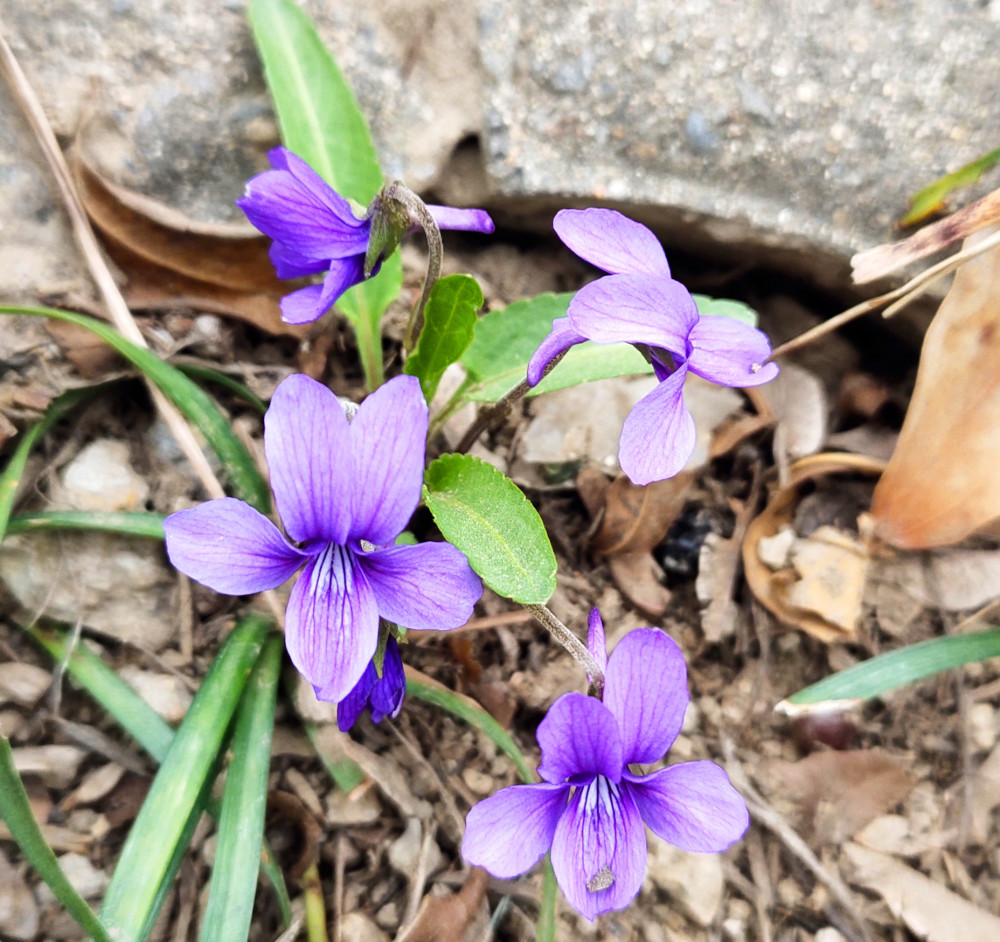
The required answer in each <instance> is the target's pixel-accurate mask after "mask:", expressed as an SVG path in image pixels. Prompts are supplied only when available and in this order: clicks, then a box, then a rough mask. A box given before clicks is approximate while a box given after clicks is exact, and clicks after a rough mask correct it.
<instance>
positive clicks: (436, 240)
mask: <svg viewBox="0 0 1000 942" xmlns="http://www.w3.org/2000/svg"><path fill="white" fill-rule="evenodd" d="M385 196H386V199H392V200H396V201H397V202H398V203H401V204H402V205H403V206H405V207H406V208H407V210H408V211H409V213H410V218H411V219H412V220H413V222H414V223H416V224H417V225H418V226H420V228H421V229H423V230H424V235H425V236H426V237H427V277H426V278H425V279H424V289H423V291H421V292H420V300H419V301H417V304H416V307H414V309H413V311H412V312H411V313H410V320H409V323H407V325H406V333H405V334H403V350H404V351H405V352H406V353H409V352H410V351H411V350H412V349H413V347H414V344H416V342H417V338H418V337H419V336H420V331H421V329H422V328H423V326H424V308H425V307H426V306H427V299H428V298H429V297H430V294H431V289H432V288H433V287H434V283H435V282H436V281H437V280H438V278H440V277H441V262H442V260H443V258H444V243H443V242H442V241H441V230H440V229H439V228H438V224H437V223H436V222H435V221H434V217H433V216H432V215H431V213H430V210H429V209H428V208H427V207H426V205H424V201H423V200H422V199H421V198H420V197H419V196H417V194H416V193H414V192H413V191H412V190H410V189H408V188H407V187H405V186H403V184H402V183H400V182H399V181H398V180H397V181H395V182H394V183H391V184H389V186H388V187H387V188H386V191H385Z"/></svg>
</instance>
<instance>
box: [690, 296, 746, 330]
mask: <svg viewBox="0 0 1000 942" xmlns="http://www.w3.org/2000/svg"><path fill="white" fill-rule="evenodd" d="M691 297H692V298H694V303H695V304H697V305H698V313H699V314H701V315H702V316H703V317H731V318H732V319H733V320H734V321H743V323H744V324H749V325H750V326H751V327H756V326H757V312H756V311H755V310H754V309H753V308H752V307H750V305H749V304H744V303H743V302H742V301H734V300H733V299H732V298H710V297H708V295H705V294H692V295H691Z"/></svg>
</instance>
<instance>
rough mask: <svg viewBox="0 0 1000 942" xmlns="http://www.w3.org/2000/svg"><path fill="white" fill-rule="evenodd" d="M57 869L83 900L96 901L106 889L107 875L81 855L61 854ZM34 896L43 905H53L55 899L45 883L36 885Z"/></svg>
mask: <svg viewBox="0 0 1000 942" xmlns="http://www.w3.org/2000/svg"><path fill="white" fill-rule="evenodd" d="M59 869H60V870H62V872H63V873H64V874H66V879H67V880H69V882H70V884H72V886H73V889H74V890H76V891H77V893H79V894H80V895H81V896H82V897H83V898H84V899H97V898H98V897H100V896H102V895H103V894H104V891H105V890H106V889H107V888H108V875H107V874H106V873H105V872H104V871H103V870H98V869H97V868H96V867H95V866H94V865H93V864H92V863H91V862H90V858H89V857H86V856H84V855H83V854H63V855H62V856H61V857H60V858H59ZM35 894H36V895H37V897H38V901H39V902H40V903H42V904H43V905H44V904H47V903H54V902H55V899H56V897H55V894H54V893H53V892H52V890H50V889H49V888H48V886H47V885H46V884H45V883H39V884H38V887H37V888H36V889H35Z"/></svg>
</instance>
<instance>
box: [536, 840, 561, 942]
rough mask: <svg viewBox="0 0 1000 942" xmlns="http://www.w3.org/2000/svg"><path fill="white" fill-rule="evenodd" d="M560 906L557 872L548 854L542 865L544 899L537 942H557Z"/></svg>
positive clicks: (540, 906) (539, 911) (539, 917)
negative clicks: (557, 918)
mask: <svg viewBox="0 0 1000 942" xmlns="http://www.w3.org/2000/svg"><path fill="white" fill-rule="evenodd" d="M558 905H559V884H558V883H556V872H555V870H553V869H552V855H551V854H546V855H545V861H544V862H543V864H542V898H541V899H540V900H539V902H538V925H537V926H536V927H535V942H556V925H557V920H556V916H557V912H558V910H557V907H558Z"/></svg>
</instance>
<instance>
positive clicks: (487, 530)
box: [424, 455, 556, 605]
mask: <svg viewBox="0 0 1000 942" xmlns="http://www.w3.org/2000/svg"><path fill="white" fill-rule="evenodd" d="M424 484H425V487H424V500H425V501H426V503H427V506H428V507H429V508H430V511H431V513H432V514H433V516H434V522H435V523H437V525H438V529H440V531H441V532H442V533H443V534H444V537H445V539H446V540H448V542H449V543H451V544H453V545H454V546H457V547H458V548H459V549H460V550H461V551H462V552H463V553H465V555H466V557H468V560H469V565H471V566H472V568H473V569H474V570H475V571H476V572H477V573H479V575H480V576H481V577H482V580H483V582H485V583H486V584H487V585H488V586H489V587H490V588H491V589H493V591H494V592H497V593H499V594H500V595H503V596H506V597H507V598H509V599H513V600H514V601H515V602H520V603H521V604H523V605H541V604H543V603H544V602H546V601H548V599H549V598H550V597H551V595H552V593H553V592H555V589H556V557H555V553H553V551H552V544H551V543H550V542H549V536H548V534H547V533H546V532H545V525H544V524H543V523H542V518H541V517H539V516H538V511H537V510H535V508H534V507H532V506H531V503H530V502H529V501H528V498H527V497H525V496H524V493H523V492H522V491H521V489H520V488H519V487H518V486H517V485H516V484H515V483H514V482H513V481H512V480H510V478H508V477H506V476H505V475H504V474H502V473H501V472H500V471H498V470H497V469H496V468H494V467H493V465H491V464H487V463H486V462H485V461H483V460H482V459H480V458H475V457H473V456H472V455H442V456H441V457H440V458H438V459H437V460H436V461H434V462H432V463H431V466H430V467H429V468H428V469H427V473H426V475H425V476H424Z"/></svg>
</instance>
